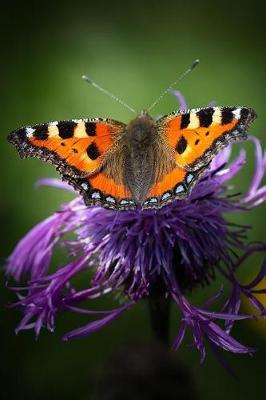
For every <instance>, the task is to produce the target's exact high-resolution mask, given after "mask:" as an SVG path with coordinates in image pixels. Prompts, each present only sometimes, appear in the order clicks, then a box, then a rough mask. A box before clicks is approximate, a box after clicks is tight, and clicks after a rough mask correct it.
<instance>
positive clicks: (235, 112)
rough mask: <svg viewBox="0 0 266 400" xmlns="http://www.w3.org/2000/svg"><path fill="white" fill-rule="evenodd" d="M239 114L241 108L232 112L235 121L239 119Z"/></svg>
mask: <svg viewBox="0 0 266 400" xmlns="http://www.w3.org/2000/svg"><path fill="white" fill-rule="evenodd" d="M240 113H241V108H237V109H236V110H234V111H233V114H234V117H235V118H236V119H240Z"/></svg>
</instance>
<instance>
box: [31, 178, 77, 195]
mask: <svg viewBox="0 0 266 400" xmlns="http://www.w3.org/2000/svg"><path fill="white" fill-rule="evenodd" d="M35 186H36V187H39V186H50V187H54V188H57V189H64V190H67V191H69V192H75V190H74V188H73V187H72V186H70V185H69V184H68V183H66V182H63V181H62V180H61V179H56V178H43V179H39V180H38V181H37V182H36V183H35Z"/></svg>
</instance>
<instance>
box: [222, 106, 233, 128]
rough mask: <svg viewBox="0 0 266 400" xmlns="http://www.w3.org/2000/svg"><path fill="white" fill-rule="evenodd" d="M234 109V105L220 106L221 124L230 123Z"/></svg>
mask: <svg viewBox="0 0 266 400" xmlns="http://www.w3.org/2000/svg"><path fill="white" fill-rule="evenodd" d="M234 110H235V108H234V107H224V108H222V110H221V112H222V115H221V117H222V118H221V124H222V125H225V124H230V123H231V122H232V121H233V119H234V114H233V111H234Z"/></svg>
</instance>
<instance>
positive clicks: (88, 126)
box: [85, 122, 96, 136]
mask: <svg viewBox="0 0 266 400" xmlns="http://www.w3.org/2000/svg"><path fill="white" fill-rule="evenodd" d="M85 130H86V133H87V135H88V136H96V123H95V122H85Z"/></svg>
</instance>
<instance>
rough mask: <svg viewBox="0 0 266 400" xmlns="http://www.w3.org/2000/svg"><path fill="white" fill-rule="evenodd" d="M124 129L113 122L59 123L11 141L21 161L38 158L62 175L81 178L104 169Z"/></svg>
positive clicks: (19, 134)
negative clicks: (114, 144) (106, 156)
mask: <svg viewBox="0 0 266 400" xmlns="http://www.w3.org/2000/svg"><path fill="white" fill-rule="evenodd" d="M124 127H125V125H124V124H122V123H121V122H117V121H113V120H100V119H81V120H70V121H59V122H58V121H56V122H50V123H47V124H40V125H35V126H30V127H24V128H20V129H18V130H15V131H14V132H11V133H10V135H9V136H8V140H9V141H10V142H11V143H13V144H14V145H15V146H16V148H17V150H18V153H19V155H20V157H21V158H26V157H37V158H40V159H42V160H44V161H47V162H50V163H52V164H54V165H55V166H56V169H57V170H58V171H59V172H60V173H61V174H62V175H66V174H67V175H69V176H75V177H80V176H88V175H91V174H93V173H95V172H96V171H97V170H99V169H100V167H101V164H102V162H103V158H104V156H105V155H106V153H107V151H108V150H109V149H110V148H111V146H112V144H113V143H114V142H115V141H116V140H117V138H118V137H119V136H120V135H121V133H122V132H123V130H124Z"/></svg>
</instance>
